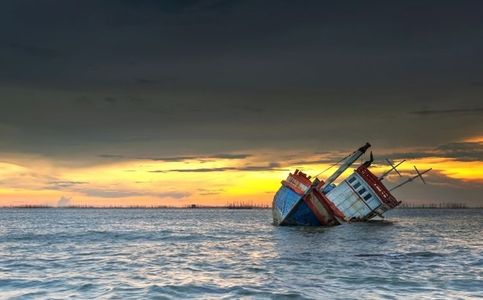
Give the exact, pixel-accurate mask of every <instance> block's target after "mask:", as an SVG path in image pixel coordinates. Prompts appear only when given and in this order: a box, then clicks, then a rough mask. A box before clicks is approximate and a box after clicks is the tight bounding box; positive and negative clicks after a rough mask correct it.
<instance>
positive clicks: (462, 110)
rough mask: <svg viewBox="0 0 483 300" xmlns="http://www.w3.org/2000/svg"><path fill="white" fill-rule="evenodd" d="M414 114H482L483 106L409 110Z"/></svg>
mask: <svg viewBox="0 0 483 300" xmlns="http://www.w3.org/2000/svg"><path fill="white" fill-rule="evenodd" d="M411 114H414V115H420V116H431V115H460V114H483V107H477V108H452V109H439V110H438V109H435V110H431V109H424V110H417V111H413V112H411Z"/></svg>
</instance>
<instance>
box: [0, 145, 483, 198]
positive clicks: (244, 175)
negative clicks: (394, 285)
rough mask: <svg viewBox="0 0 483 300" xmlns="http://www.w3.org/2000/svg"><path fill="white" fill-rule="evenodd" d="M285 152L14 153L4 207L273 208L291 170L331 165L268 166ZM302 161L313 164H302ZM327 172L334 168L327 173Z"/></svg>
mask: <svg viewBox="0 0 483 300" xmlns="http://www.w3.org/2000/svg"><path fill="white" fill-rule="evenodd" d="M285 154H286V153H277V154H276V155H273V154H271V155H270V154H260V155H258V156H257V155H255V156H251V157H247V158H240V159H201V160H200V159H191V160H184V161H177V162H162V161H148V160H131V161H122V162H112V163H108V164H99V165H94V166H89V167H66V166H58V165H56V163H55V162H53V161H49V160H43V159H39V158H28V159H27V158H17V159H15V158H12V159H10V161H3V162H0V205H1V206H10V205H26V204H34V205H57V203H58V201H59V199H61V197H64V198H63V199H64V200H65V199H70V200H69V201H68V202H69V203H70V204H72V205H95V206H129V205H148V206H151V205H152V206H159V205H169V206H186V205H190V204H198V205H226V204H229V203H235V202H245V203H252V204H267V205H269V204H270V203H271V200H272V197H273V194H274V192H275V191H276V190H277V189H278V187H279V185H280V181H281V180H282V179H284V178H285V177H286V176H287V174H288V173H289V171H293V170H294V169H295V168H299V169H301V170H303V171H304V172H306V173H308V174H309V175H315V174H317V173H319V172H320V171H321V170H323V169H325V168H327V166H328V164H322V163H321V164H317V163H314V162H313V161H314V160H315V161H317V159H320V155H319V156H317V155H307V153H301V154H300V157H297V156H296V158H291V159H288V160H284V163H281V164H279V165H276V166H274V165H269V164H268V163H265V162H266V161H270V159H273V158H274V157H283V156H284V155H285ZM300 158H303V159H304V161H306V162H307V163H306V164H304V163H303V162H300ZM414 164H415V165H417V166H418V168H419V169H420V170H424V169H427V168H433V170H434V173H433V174H438V175H439V176H444V177H445V178H448V179H451V180H456V181H459V182H476V183H478V184H481V183H483V162H482V161H476V162H475V161H458V160H456V159H450V158H442V157H426V158H420V159H415V160H412V161H411V162H408V163H405V164H403V165H402V166H401V167H400V168H399V169H400V170H401V171H403V172H404V173H406V175H410V172H413V171H414V170H413V167H412V166H413V165H414ZM386 169H387V166H384V165H375V166H374V167H373V168H372V171H373V172H374V173H375V174H381V173H383V172H384V171H385V170H386ZM331 171H333V170H331ZM349 171H350V170H349ZM349 171H348V172H349ZM328 174H330V171H329V172H327V173H326V174H323V175H322V176H321V178H322V179H323V178H325V177H326V176H327V175H328ZM429 178H431V175H430V177H429ZM397 179H398V178H396V179H395V180H397ZM389 181H392V180H389ZM429 181H431V180H429Z"/></svg>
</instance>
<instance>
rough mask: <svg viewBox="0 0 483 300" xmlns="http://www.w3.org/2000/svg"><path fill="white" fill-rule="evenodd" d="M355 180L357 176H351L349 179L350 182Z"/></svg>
mask: <svg viewBox="0 0 483 300" xmlns="http://www.w3.org/2000/svg"><path fill="white" fill-rule="evenodd" d="M355 180H356V178H355V177H351V178H349V180H348V181H349V183H353V182H354V181H355Z"/></svg>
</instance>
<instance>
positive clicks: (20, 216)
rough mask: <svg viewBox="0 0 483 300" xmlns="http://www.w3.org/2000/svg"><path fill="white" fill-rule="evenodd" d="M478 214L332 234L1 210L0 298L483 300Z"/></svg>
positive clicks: (235, 220) (253, 221)
mask: <svg viewBox="0 0 483 300" xmlns="http://www.w3.org/2000/svg"><path fill="white" fill-rule="evenodd" d="M482 216H483V214H482V210H458V211H447V210H395V211H393V212H391V214H390V215H389V217H388V220H386V221H382V222H369V223H358V224H351V225H347V226H346V225H344V226H338V227H334V228H303V227H289V228H284V227H274V226H272V225H271V223H270V222H271V212H270V211H268V210H247V211H243V210H239V211H238V210H237V211H233V210H199V209H197V210H139V209H135V210H115V209H113V210H106V209H103V210H70V209H64V210H56V209H45V210H42V209H38V210H12V209H9V210H0V295H2V297H12V298H15V297H19V298H22V299H24V298H25V299H29V298H30V299H38V298H59V299H63V298H69V297H78V298H98V297H105V298H122V299H128V298H133V299H139V298H159V299H172V298H244V297H245V298H277V299H278V298H285V299H291V298H293V299H300V298H333V299H347V298H354V299H358V298H361V297H363V298H364V297H365V296H367V297H372V298H385V299H399V298H402V299H405V298H425V297H426V298H446V297H451V298H465V297H478V296H481V297H483V294H482V289H481V288H480V287H481V286H483V282H482V279H481V278H482V271H481V269H482V265H483V257H482V250H481V249H483V241H482V240H481V236H480V234H481V232H482V229H483V226H482V225H483V224H482V222H483V218H482Z"/></svg>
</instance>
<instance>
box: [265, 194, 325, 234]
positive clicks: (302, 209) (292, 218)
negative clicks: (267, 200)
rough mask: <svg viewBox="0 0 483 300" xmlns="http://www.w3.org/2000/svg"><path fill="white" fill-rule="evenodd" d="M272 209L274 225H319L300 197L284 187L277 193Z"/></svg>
mask: <svg viewBox="0 0 483 300" xmlns="http://www.w3.org/2000/svg"><path fill="white" fill-rule="evenodd" d="M272 207H273V210H272V212H273V220H274V223H275V225H303V226H320V225H321V224H320V222H319V221H318V220H317V218H316V217H315V215H314V213H313V212H312V211H311V210H310V208H309V207H308V206H307V204H306V203H305V202H304V201H303V200H302V197H301V196H300V195H299V194H297V193H296V192H294V191H293V190H291V189H290V188H288V187H286V186H282V187H280V189H279V190H278V191H277V193H276V194H275V197H274V198H273V206H272Z"/></svg>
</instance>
